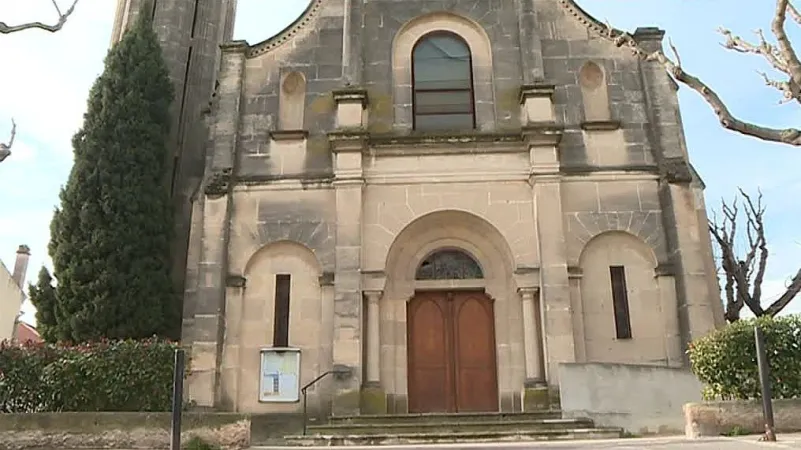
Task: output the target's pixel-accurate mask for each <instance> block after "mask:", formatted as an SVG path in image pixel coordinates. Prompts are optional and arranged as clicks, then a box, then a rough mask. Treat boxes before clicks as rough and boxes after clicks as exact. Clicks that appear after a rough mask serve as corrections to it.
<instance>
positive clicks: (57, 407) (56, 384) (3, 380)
mask: <svg viewBox="0 0 801 450" xmlns="http://www.w3.org/2000/svg"><path fill="white" fill-rule="evenodd" d="M176 348H177V345H176V344H175V343H172V342H168V341H163V340H157V339H150V340H144V341H132V340H127V341H114V342H109V341H103V342H97V343H90V344H81V345H77V346H63V345H50V344H25V345H17V344H9V343H2V344H0V413H2V412H4V413H32V412H61V411H147V412H157V411H169V410H170V408H171V402H172V378H173V361H174V355H175V349H176Z"/></svg>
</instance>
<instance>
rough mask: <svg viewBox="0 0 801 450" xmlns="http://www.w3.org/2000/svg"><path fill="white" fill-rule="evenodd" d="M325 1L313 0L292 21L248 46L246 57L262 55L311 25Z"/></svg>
mask: <svg viewBox="0 0 801 450" xmlns="http://www.w3.org/2000/svg"><path fill="white" fill-rule="evenodd" d="M325 1H326V0H314V1H313V2H312V3H310V4H309V7H308V8H306V11H304V12H303V14H301V16H300V17H298V19H297V20H295V22H294V23H292V24H291V25H289V26H288V27H286V28H284V30H283V31H281V32H280V33H278V34H277V35H275V36H273V37H271V38H269V39H267V40H266V41H262V42H259V43H258V44H254V45H252V46H251V47H250V48H248V53H247V57H248V58H254V57H256V56H259V55H263V54H264V53H267V52H269V51H272V50H274V49H276V48H278V47H280V46H282V45H283V44H285V43H287V42H289V41H290V40H291V39H292V38H293V37H294V36H295V35H297V34H298V33H300V31H301V30H303V29H304V28H306V27H307V26H310V25H311V22H312V21H313V20H314V19H315V18H317V16H318V15H319V14H320V11H321V10H322V8H323V3H325Z"/></svg>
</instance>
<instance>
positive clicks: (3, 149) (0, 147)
mask: <svg viewBox="0 0 801 450" xmlns="http://www.w3.org/2000/svg"><path fill="white" fill-rule="evenodd" d="M16 135H17V123H16V122H14V119H11V137H10V138H9V139H8V144H3V143H2V142H0V162H3V160H5V159H6V158H8V157H9V155H11V146H13V145H14V136H16Z"/></svg>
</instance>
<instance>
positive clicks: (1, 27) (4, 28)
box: [0, 0, 78, 34]
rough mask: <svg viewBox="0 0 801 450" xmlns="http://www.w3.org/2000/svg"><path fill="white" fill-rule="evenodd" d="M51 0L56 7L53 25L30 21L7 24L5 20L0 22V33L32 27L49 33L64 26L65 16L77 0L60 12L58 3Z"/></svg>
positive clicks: (73, 8)
mask: <svg viewBox="0 0 801 450" xmlns="http://www.w3.org/2000/svg"><path fill="white" fill-rule="evenodd" d="M51 1H52V2H53V6H54V7H55V8H56V12H57V13H58V22H56V24H55V25H47V24H44V23H42V22H30V23H23V24H20V25H8V24H7V23H5V22H0V34H10V33H16V32H17V31H23V30H30V29H33V28H37V29H40V30H45V31H49V32H51V33H55V32H56V31H58V30H60V29H61V28H63V27H64V24H65V23H67V18H69V16H70V15H71V14H72V13H73V11H75V5H77V4H78V0H73V2H72V5H71V6H70V7H69V8H68V9H67V11H66V12H64V13H63V14H62V12H61V8H59V6H58V3H56V0H51Z"/></svg>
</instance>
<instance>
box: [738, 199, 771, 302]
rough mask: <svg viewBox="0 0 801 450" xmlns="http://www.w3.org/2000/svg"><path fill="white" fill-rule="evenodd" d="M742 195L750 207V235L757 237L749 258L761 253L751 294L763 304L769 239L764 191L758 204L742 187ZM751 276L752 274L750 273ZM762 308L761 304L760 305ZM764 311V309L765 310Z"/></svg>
mask: <svg viewBox="0 0 801 450" xmlns="http://www.w3.org/2000/svg"><path fill="white" fill-rule="evenodd" d="M740 195H742V196H743V198H745V204H746V206H747V207H748V209H746V212H745V216H746V220H747V221H748V223H747V227H748V230H749V235H753V234H754V233H755V234H756V239H755V240H754V239H751V240H750V244H751V252H749V254H748V258H750V260H751V261H754V258H755V257H756V254H757V252H758V253H759V260H758V261H754V264H756V267H757V271H756V275H755V276H754V291H753V293H752V294H751V298H753V300H754V303H755V304H757V305H761V304H762V282H763V280H764V279H765V270H766V268H767V264H768V254H769V252H768V241H767V239H766V238H765V222H764V219H763V216H764V215H765V207H764V206H762V191H759V196H758V197H757V201H756V204H755V203H754V201H753V200H752V199H751V197H750V196H749V195H748V194H746V193H745V191H743V190H742V188H740ZM749 277H750V274H749ZM760 308H761V306H760ZM763 312H764V311H763ZM755 313H756V312H755Z"/></svg>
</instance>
